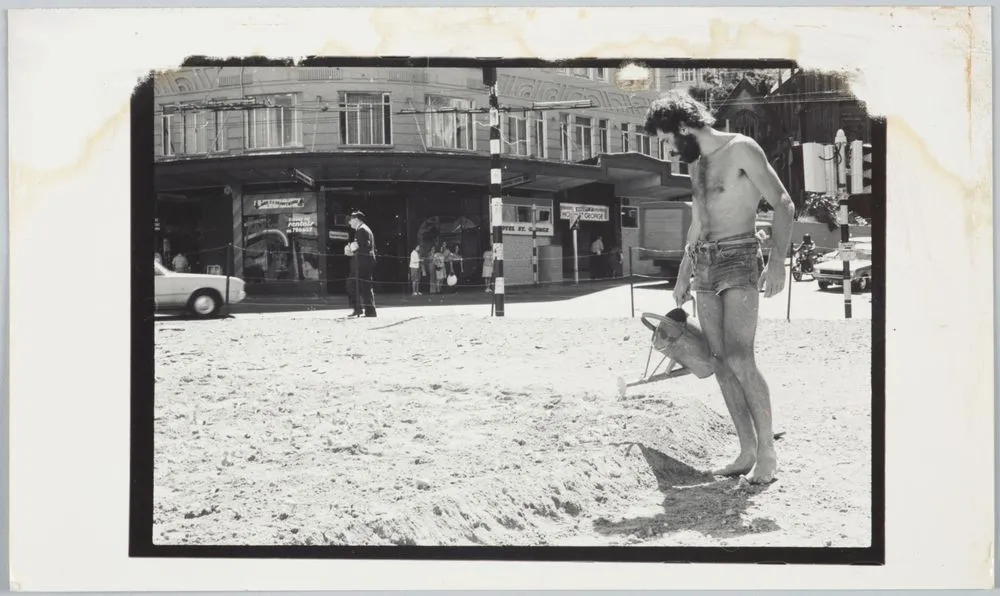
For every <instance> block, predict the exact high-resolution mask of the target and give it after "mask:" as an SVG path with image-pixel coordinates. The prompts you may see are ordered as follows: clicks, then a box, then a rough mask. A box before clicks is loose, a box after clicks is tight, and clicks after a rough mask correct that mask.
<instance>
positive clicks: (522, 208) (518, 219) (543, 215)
mask: <svg viewBox="0 0 1000 596" xmlns="http://www.w3.org/2000/svg"><path fill="white" fill-rule="evenodd" d="M512 207H513V209H512V210H511V211H510V213H513V214H514V218H513V219H507V217H506V214H505V215H504V221H505V222H512V223H531V206H530V205H516V206H515V205H512ZM536 215H537V217H538V223H546V222H549V221H551V219H552V208H551V207H538V208H537V209H536Z"/></svg>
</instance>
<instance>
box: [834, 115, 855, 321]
mask: <svg viewBox="0 0 1000 596" xmlns="http://www.w3.org/2000/svg"><path fill="white" fill-rule="evenodd" d="M834 145H836V154H835V157H836V160H835V161H836V176H837V203H838V204H839V206H840V257H841V258H842V259H843V260H844V280H843V281H844V318H847V319H850V318H851V259H853V258H854V250H853V248H854V247H853V246H851V243H850V240H851V225H850V221H849V219H848V209H847V205H848V200H847V197H848V195H847V135H846V134H844V131H843V129H840V130H838V131H837V136H836V137H835V138H834Z"/></svg>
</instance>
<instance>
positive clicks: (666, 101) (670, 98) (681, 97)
mask: <svg viewBox="0 0 1000 596" xmlns="http://www.w3.org/2000/svg"><path fill="white" fill-rule="evenodd" d="M681 124H686V125H688V126H690V127H691V128H702V127H705V126H712V125H713V124H715V118H714V117H713V116H712V113H711V112H709V111H708V108H706V107H705V106H704V105H702V104H701V103H700V102H698V101H696V100H695V99H694V98H692V97H691V96H690V95H686V94H682V93H678V92H676V91H668V92H667V93H665V94H663V95H661V96H660V97H659V99H657V100H655V101H653V103H652V104H650V106H649V111H648V112H646V124H645V129H646V133H647V134H649V136H651V137H652V136H656V133H658V132H665V133H667V132H671V133H674V134H677V131H678V130H680V127H681Z"/></svg>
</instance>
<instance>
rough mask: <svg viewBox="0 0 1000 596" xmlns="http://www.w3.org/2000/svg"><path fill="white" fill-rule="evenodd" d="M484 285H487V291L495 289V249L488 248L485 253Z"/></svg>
mask: <svg viewBox="0 0 1000 596" xmlns="http://www.w3.org/2000/svg"><path fill="white" fill-rule="evenodd" d="M483 285H485V286H486V293H487V294H489V293H490V292H492V291H493V249H492V248H487V249H486V252H484V253H483Z"/></svg>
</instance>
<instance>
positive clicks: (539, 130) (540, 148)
mask: <svg viewBox="0 0 1000 596" xmlns="http://www.w3.org/2000/svg"><path fill="white" fill-rule="evenodd" d="M500 137H501V139H502V146H503V147H504V152H506V153H510V154H511V155H522V156H526V157H529V156H530V157H535V158H538V159H547V158H548V157H549V147H548V123H547V122H546V121H545V114H544V112H515V111H512V112H510V113H508V114H507V115H506V117H505V118H502V119H501V121H500Z"/></svg>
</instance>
